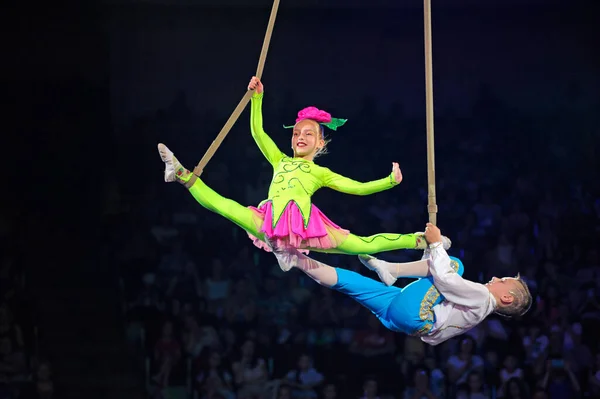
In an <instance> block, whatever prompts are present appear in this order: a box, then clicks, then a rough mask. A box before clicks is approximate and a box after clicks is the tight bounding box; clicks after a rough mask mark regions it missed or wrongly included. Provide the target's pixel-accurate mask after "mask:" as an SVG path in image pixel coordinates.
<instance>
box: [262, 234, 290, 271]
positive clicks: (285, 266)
mask: <svg viewBox="0 0 600 399" xmlns="http://www.w3.org/2000/svg"><path fill="white" fill-rule="evenodd" d="M264 242H265V244H267V246H268V247H269V248H270V249H271V252H273V255H275V258H276V259H277V263H278V264H279V268H280V269H281V270H283V271H284V272H289V271H290V270H291V269H292V267H294V266H296V265H297V264H298V254H297V253H292V252H289V251H284V250H281V249H278V248H275V247H273V244H272V243H271V241H270V240H269V239H268V238H267V237H264Z"/></svg>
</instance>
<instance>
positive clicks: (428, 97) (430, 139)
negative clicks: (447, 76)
mask: <svg viewBox="0 0 600 399" xmlns="http://www.w3.org/2000/svg"><path fill="white" fill-rule="evenodd" d="M424 19H425V110H426V114H427V212H428V213H429V223H432V224H434V225H436V224H437V211H438V208H437V204H436V202H435V146H434V137H435V136H434V129H433V59H432V58H433V57H432V54H431V53H432V52H431V41H432V40H431V0H424Z"/></svg>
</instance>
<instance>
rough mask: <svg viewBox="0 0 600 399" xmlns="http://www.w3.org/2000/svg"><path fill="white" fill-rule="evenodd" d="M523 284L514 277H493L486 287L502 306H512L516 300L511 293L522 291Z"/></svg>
mask: <svg viewBox="0 0 600 399" xmlns="http://www.w3.org/2000/svg"><path fill="white" fill-rule="evenodd" d="M520 285H521V283H520V282H519V281H518V280H517V279H516V278H514V277H502V278H498V277H492V279H491V280H490V281H489V282H488V283H487V284H486V285H485V286H486V287H487V289H488V290H489V291H490V292H491V293H492V295H494V297H495V298H496V300H499V301H500V304H502V305H510V304H511V303H513V301H514V300H515V297H514V296H513V294H512V293H511V292H515V291H517V290H518V289H520V288H521V287H520Z"/></svg>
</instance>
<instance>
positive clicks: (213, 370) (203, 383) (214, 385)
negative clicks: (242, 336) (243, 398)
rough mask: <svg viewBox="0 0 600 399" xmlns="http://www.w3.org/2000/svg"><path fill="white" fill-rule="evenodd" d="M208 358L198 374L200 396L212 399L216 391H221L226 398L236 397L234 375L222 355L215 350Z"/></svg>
mask: <svg viewBox="0 0 600 399" xmlns="http://www.w3.org/2000/svg"><path fill="white" fill-rule="evenodd" d="M207 358H208V361H205V362H203V364H202V367H201V368H200V371H199V372H198V375H197V376H196V384H197V387H198V391H199V393H200V398H201V399H210V398H212V397H213V395H214V394H215V393H219V394H221V395H223V397H224V398H225V399H234V398H235V394H234V390H233V376H232V374H231V373H230V371H229V370H228V369H227V367H226V366H225V364H224V363H223V359H222V357H221V355H220V354H219V352H217V351H213V352H210V354H209V355H208V356H207Z"/></svg>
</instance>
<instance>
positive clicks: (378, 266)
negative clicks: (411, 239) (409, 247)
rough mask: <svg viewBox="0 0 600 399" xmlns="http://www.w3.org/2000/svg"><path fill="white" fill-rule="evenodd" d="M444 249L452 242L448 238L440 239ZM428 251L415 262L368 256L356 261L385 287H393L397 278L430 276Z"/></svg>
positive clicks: (360, 257) (359, 257) (361, 256)
mask: <svg viewBox="0 0 600 399" xmlns="http://www.w3.org/2000/svg"><path fill="white" fill-rule="evenodd" d="M442 242H443V246H444V249H446V250H447V249H449V248H450V246H451V245H452V242H451V241H450V239H449V238H448V237H442ZM428 257H429V250H425V251H424V252H423V258H422V259H421V260H418V261H415V262H404V263H395V262H386V261H384V260H380V259H377V258H375V257H373V256H370V255H359V256H358V259H359V260H360V261H361V263H362V264H363V265H365V266H366V267H367V268H368V269H370V270H373V271H374V272H376V273H377V275H378V276H379V279H380V280H381V281H383V282H384V283H385V284H386V285H393V284H394V283H395V282H396V279H398V278H399V277H404V278H423V277H427V276H429V275H430V273H429V264H428V263H427V258H428Z"/></svg>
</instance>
